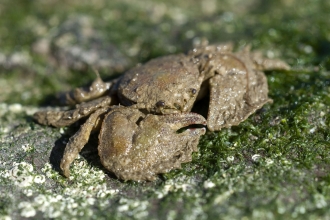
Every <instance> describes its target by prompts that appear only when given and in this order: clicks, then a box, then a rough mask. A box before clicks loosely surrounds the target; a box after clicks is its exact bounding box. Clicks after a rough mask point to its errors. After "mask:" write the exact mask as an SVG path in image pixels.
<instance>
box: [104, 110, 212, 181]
mask: <svg viewBox="0 0 330 220" xmlns="http://www.w3.org/2000/svg"><path fill="white" fill-rule="evenodd" d="M192 125H206V120H205V118H204V117H203V116H201V115H199V114H195V113H178V114H168V115H151V114H148V115H144V114H143V113H141V112H140V111H139V110H137V109H130V108H125V107H122V108H119V109H116V110H114V111H111V112H110V113H109V114H108V115H107V116H106V117H105V119H104V121H103V125H102V128H101V132H100V136H99V140H100V143H99V147H98V149H99V156H100V158H101V162H102V164H103V166H104V167H105V168H106V169H108V170H109V171H111V172H113V173H114V174H115V175H116V176H117V177H119V178H120V179H123V180H128V179H130V180H136V181H140V180H151V181H152V180H155V179H156V174H158V173H166V172H168V171H170V170H172V169H176V168H180V167H181V163H186V162H189V161H191V153H192V152H196V151H197V145H198V141H199V138H200V136H201V135H203V134H204V133H205V130H206V129H205V128H204V127H200V128H199V127H195V128H190V127H189V126H192ZM185 128H186V129H185ZM180 129H184V131H183V132H178V130H180ZM110 138H111V139H110Z"/></svg>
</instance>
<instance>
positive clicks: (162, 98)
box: [34, 43, 289, 181]
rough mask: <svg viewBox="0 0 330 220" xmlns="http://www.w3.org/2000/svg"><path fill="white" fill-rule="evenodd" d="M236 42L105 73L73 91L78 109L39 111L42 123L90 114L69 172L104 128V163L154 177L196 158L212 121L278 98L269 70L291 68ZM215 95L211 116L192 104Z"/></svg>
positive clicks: (242, 114) (70, 150)
mask: <svg viewBox="0 0 330 220" xmlns="http://www.w3.org/2000/svg"><path fill="white" fill-rule="evenodd" d="M232 48H233V46H232V44H231V43H225V44H216V45H207V44H204V45H199V46H197V47H195V48H194V49H193V50H191V51H189V52H188V53H187V54H177V55H169V56H164V57H160V58H155V59H152V60H150V61H149V62H147V63H145V64H143V65H137V66H136V67H134V68H132V69H130V70H128V71H127V72H126V73H124V74H123V75H121V76H120V77H119V78H118V79H115V80H113V81H110V82H103V81H102V80H101V78H100V77H97V78H96V80H95V81H94V82H93V83H92V84H91V85H90V86H89V87H86V88H77V89H75V90H73V91H71V92H69V93H65V95H64V96H63V97H64V100H65V101H66V102H67V103H68V104H76V106H75V109H73V110H68V111H42V112H37V113H36V114H35V115H34V118H35V119H36V121H37V122H39V123H40V124H45V125H52V126H55V127H60V126H68V125H70V124H72V123H74V122H76V121H78V120H79V119H81V118H85V117H87V120H86V122H85V123H84V124H82V125H81V127H80V129H79V131H78V132H77V133H76V134H75V135H74V136H72V137H71V138H70V139H69V142H68V143H67V145H66V148H65V152H64V155H63V159H62V161H61V169H62V170H63V174H64V175H65V176H67V177H68V176H69V175H70V172H69V167H70V164H71V163H72V162H73V160H74V159H75V158H76V156H77V155H78V154H79V152H80V151H81V149H82V148H83V146H84V145H85V144H86V143H87V141H88V139H89V136H90V134H91V132H93V131H94V130H100V133H99V145H98V152H99V156H100V159H101V162H102V164H103V166H104V167H105V168H106V169H107V170H109V171H111V172H113V173H114V174H115V175H116V176H117V177H118V178H120V179H123V180H137V181H140V180H150V181H152V180H155V178H156V174H159V173H165V172H168V171H170V170H172V169H175V168H180V167H181V164H182V163H186V162H189V161H191V154H192V152H194V151H197V144H198V141H199V138H200V136H201V135H203V134H204V133H205V130H206V129H205V125H206V126H207V128H208V129H209V130H210V131H217V130H220V129H221V128H223V127H230V126H233V125H238V124H239V123H240V122H242V121H243V120H245V119H246V118H247V117H248V116H249V115H251V114H252V113H253V112H255V111H256V110H257V109H259V108H261V107H262V106H263V105H264V104H265V103H267V102H270V101H271V99H269V98H268V85H267V80H266V77H265V75H264V73H263V72H262V71H263V70H272V69H280V70H286V69H289V66H288V65H287V64H286V63H285V62H283V61H280V60H276V59H268V58H264V57H262V56H261V54H260V53H258V52H251V51H250V49H249V47H246V48H244V49H243V50H240V51H238V52H232ZM207 95H209V106H208V115H207V119H205V118H204V117H203V116H201V115H200V114H197V113H192V112H191V109H192V107H193V106H194V104H195V103H196V101H197V100H199V99H201V98H203V97H205V96H207ZM192 125H204V126H192ZM178 131H180V132H178Z"/></svg>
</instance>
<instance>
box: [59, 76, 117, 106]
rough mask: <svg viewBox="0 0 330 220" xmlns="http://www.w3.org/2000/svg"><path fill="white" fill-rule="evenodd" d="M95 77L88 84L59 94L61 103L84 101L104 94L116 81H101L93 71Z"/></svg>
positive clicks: (70, 103) (69, 103)
mask: <svg viewBox="0 0 330 220" xmlns="http://www.w3.org/2000/svg"><path fill="white" fill-rule="evenodd" d="M95 74H96V79H95V80H94V81H93V82H92V84H91V85H90V86H86V87H80V88H76V89H74V90H72V91H70V92H65V93H62V94H60V97H59V98H60V101H61V102H62V103H63V104H68V105H73V104H78V103H82V102H86V101H89V100H92V99H95V98H98V97H101V96H103V95H105V94H106V93H107V92H109V90H110V88H111V86H112V85H114V84H115V83H116V80H113V81H111V82H103V80H102V79H101V77H100V75H99V73H98V72H97V71H95Z"/></svg>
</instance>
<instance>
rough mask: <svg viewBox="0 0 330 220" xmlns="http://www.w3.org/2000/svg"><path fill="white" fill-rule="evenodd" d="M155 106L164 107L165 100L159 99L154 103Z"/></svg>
mask: <svg viewBox="0 0 330 220" xmlns="http://www.w3.org/2000/svg"><path fill="white" fill-rule="evenodd" d="M156 106H157V107H164V106H165V101H164V100H160V101H158V102H157V103H156Z"/></svg>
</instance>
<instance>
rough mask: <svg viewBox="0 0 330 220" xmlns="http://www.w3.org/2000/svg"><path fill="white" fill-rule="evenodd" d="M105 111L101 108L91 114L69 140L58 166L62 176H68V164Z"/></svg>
mask: <svg viewBox="0 0 330 220" xmlns="http://www.w3.org/2000/svg"><path fill="white" fill-rule="evenodd" d="M107 110H108V108H102V109H98V110H97V111H95V112H94V113H93V114H91V115H90V117H89V118H88V119H87V121H86V122H85V123H84V124H83V125H81V127H80V129H79V130H78V131H77V133H76V134H75V135H73V136H72V137H71V138H70V139H69V142H68V143H67V145H66V147H65V150H64V154H63V158H62V160H61V164H60V167H61V169H62V171H63V175H64V176H66V177H69V176H70V171H69V168H70V164H71V163H72V162H73V161H74V159H75V158H76V157H77V155H78V154H79V152H80V151H81V149H82V148H83V147H84V146H85V144H86V143H87V142H88V139H89V135H90V133H91V132H92V130H93V129H94V128H95V127H96V126H97V125H98V124H99V120H100V116H101V115H102V114H104V113H105V112H106V111H107Z"/></svg>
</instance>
